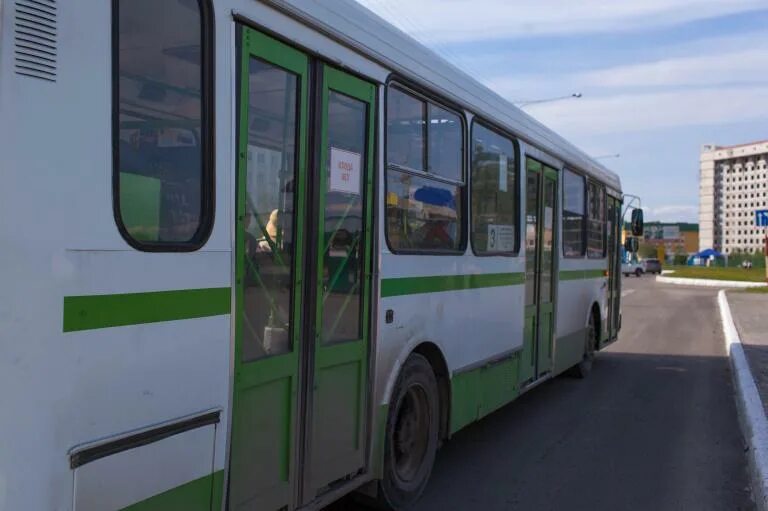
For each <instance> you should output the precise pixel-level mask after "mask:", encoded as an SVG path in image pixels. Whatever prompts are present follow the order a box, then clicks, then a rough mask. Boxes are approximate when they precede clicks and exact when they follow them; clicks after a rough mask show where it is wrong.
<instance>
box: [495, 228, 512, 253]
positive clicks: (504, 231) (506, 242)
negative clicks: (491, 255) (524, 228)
mask: <svg viewBox="0 0 768 511" xmlns="http://www.w3.org/2000/svg"><path fill="white" fill-rule="evenodd" d="M514 249H515V226H513V225H498V224H488V252H511V251H513V250H514Z"/></svg>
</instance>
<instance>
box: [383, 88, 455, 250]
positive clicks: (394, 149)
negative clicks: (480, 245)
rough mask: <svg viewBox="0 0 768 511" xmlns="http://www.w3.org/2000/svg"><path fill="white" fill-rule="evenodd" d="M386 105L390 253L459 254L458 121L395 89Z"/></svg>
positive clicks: (434, 107) (448, 114) (411, 95)
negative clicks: (426, 120)
mask: <svg viewBox="0 0 768 511" xmlns="http://www.w3.org/2000/svg"><path fill="white" fill-rule="evenodd" d="M387 101H388V104H387V171H386V206H387V219H386V235H387V242H388V244H389V247H390V249H392V251H394V252H429V253H440V252H449V253H456V252H460V251H462V250H463V247H464V228H463V222H464V220H463V210H464V208H463V201H464V177H463V176H464V165H463V163H462V162H463V139H464V136H463V125H462V121H461V117H460V116H459V115H458V114H456V113H453V112H451V111H448V110H446V109H444V108H442V107H440V106H437V105H435V104H433V103H431V102H429V101H427V100H425V99H422V98H420V97H418V96H416V95H414V94H409V93H407V92H405V91H403V90H401V89H399V88H397V87H395V86H392V87H390V88H389V93H388V94H387ZM425 119H429V122H425ZM425 138H426V143H425ZM427 148H429V150H427Z"/></svg>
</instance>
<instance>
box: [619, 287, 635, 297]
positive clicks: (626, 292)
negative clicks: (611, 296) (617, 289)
mask: <svg viewBox="0 0 768 511" xmlns="http://www.w3.org/2000/svg"><path fill="white" fill-rule="evenodd" d="M635 291H637V289H626V290H624V291H622V292H621V297H622V298H624V297H625V296H629V295H631V294H632V293H634V292H635Z"/></svg>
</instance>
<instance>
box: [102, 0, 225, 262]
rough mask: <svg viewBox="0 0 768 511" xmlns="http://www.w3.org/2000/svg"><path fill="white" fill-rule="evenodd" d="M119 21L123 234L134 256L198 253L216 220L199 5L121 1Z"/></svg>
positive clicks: (118, 211) (118, 185)
mask: <svg viewBox="0 0 768 511" xmlns="http://www.w3.org/2000/svg"><path fill="white" fill-rule="evenodd" d="M115 15H116V19H115V23H116V41H115V43H116V44H117V46H118V51H117V53H116V59H117V61H116V63H115V73H116V76H115V81H116V83H115V85H116V92H115V97H114V101H115V105H114V108H115V110H116V111H117V113H118V119H117V125H116V126H115V131H114V133H113V136H114V146H113V150H114V155H115V162H114V169H113V172H114V178H113V179H114V186H115V194H114V197H113V200H114V202H115V217H116V221H117V224H118V226H119V227H120V230H121V233H122V234H123V237H124V238H125V239H126V241H128V242H129V243H130V244H131V245H132V246H134V247H135V248H138V249H142V250H164V249H172V250H185V249H186V250H194V249H196V248H199V247H200V245H201V244H202V243H203V241H204V240H205V238H207V236H208V233H209V231H210V224H211V217H212V211H211V210H210V204H211V203H212V200H211V194H212V185H211V183H210V175H211V165H209V164H208V161H209V159H208V156H209V154H210V147H209V142H208V139H209V133H208V132H209V128H208V126H207V125H206V121H207V119H209V118H210V116H209V115H207V114H206V112H205V106H206V104H207V97H206V95H207V92H208V91H207V87H204V73H205V71H206V70H207V69H204V67H207V66H206V65H204V64H205V63H204V62H203V60H204V59H203V55H204V54H205V53H206V52H204V51H203V23H204V16H203V11H202V8H201V5H200V4H199V3H198V2H196V1H180V0H131V1H127V0H120V1H118V2H117V12H116V13H115ZM171 247H172V248H171Z"/></svg>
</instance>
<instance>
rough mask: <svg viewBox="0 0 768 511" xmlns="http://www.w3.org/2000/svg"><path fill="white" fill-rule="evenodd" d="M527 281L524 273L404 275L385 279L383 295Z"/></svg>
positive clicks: (382, 288) (411, 293) (434, 291)
mask: <svg viewBox="0 0 768 511" xmlns="http://www.w3.org/2000/svg"><path fill="white" fill-rule="evenodd" d="M523 282H525V274H524V273H482V274H475V275H435V276H430V277H402V278H396V279H383V280H382V281H381V296H382V298H387V297H389V296H403V295H417V294H422V293H440V292H444V291H458V290H462V289H479V288H483V287H501V286H515V285H518V284H522V283H523Z"/></svg>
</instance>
